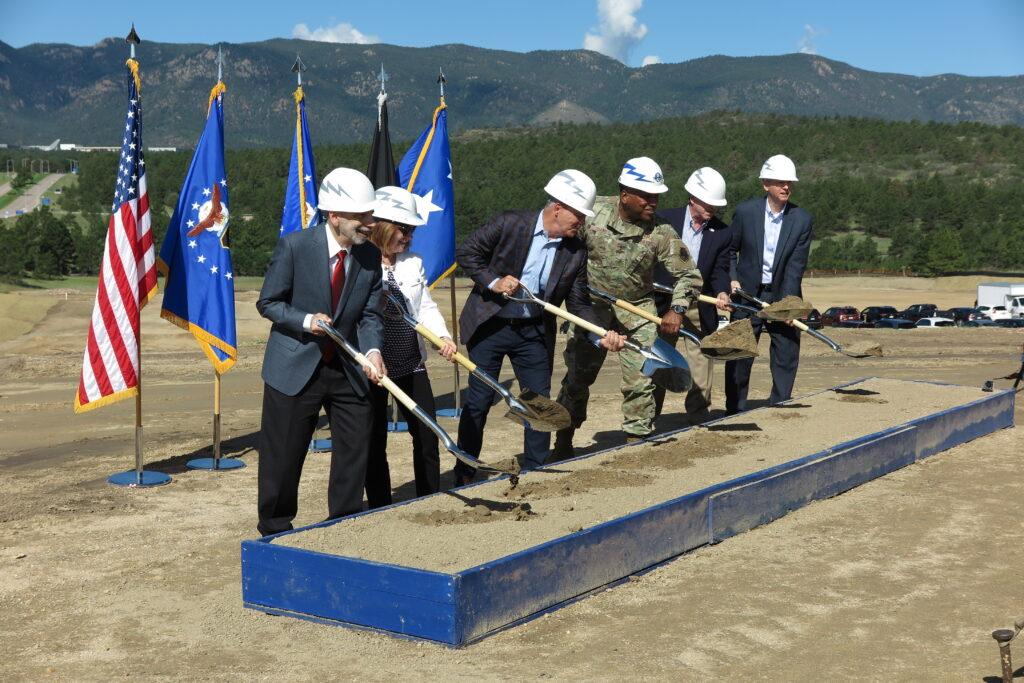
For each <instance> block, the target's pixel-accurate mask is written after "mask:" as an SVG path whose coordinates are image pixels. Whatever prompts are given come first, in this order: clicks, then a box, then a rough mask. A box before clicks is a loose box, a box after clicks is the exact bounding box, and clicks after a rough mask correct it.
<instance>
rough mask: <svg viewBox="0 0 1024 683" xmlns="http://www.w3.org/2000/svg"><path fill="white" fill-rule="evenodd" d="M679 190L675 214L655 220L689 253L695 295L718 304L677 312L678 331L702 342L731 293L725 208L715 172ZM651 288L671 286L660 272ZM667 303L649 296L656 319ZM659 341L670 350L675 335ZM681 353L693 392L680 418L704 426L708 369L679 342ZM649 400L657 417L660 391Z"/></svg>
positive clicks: (721, 181) (703, 172) (706, 170)
mask: <svg viewBox="0 0 1024 683" xmlns="http://www.w3.org/2000/svg"><path fill="white" fill-rule="evenodd" d="M684 188H685V189H686V191H687V192H688V193H689V194H690V199H689V201H688V202H687V203H686V204H685V205H684V206H681V207H679V208H678V209H665V210H664V211H659V212H658V216H659V217H661V218H662V219H663V220H666V221H668V222H669V223H670V224H671V225H672V228H673V229H674V230H675V231H676V233H678V234H679V237H680V239H681V240H682V241H683V244H684V245H685V246H686V249H687V251H689V252H690V258H691V259H693V261H694V262H695V263H696V265H697V270H699V271H700V275H701V278H703V280H704V283H703V285H702V286H701V292H700V293H701V294H706V295H708V296H711V297H715V298H717V299H718V300H719V302H718V304H717V305H716V304H705V303H698V302H697V301H693V302H691V303H690V307H689V308H688V309H683V310H680V311H678V313H680V314H681V315H682V316H683V323H682V327H683V328H685V329H686V330H688V331H690V332H693V333H694V334H696V335H697V336H698V337H703V336H705V335H708V334H711V333H712V332H714V331H715V330H717V329H718V312H719V310H720V309H721V310H726V309H727V307H728V305H729V292H731V291H732V290H731V288H730V276H729V261H730V256H731V255H732V231H731V230H730V228H729V226H728V225H726V224H725V223H723V222H722V221H721V220H719V219H718V217H717V214H718V212H719V211H721V210H722V207H724V206H725V205H726V203H727V202H726V198H725V178H723V177H722V175H721V174H720V173H719V172H718V171H716V170H715V169H713V168H711V167H710V166H705V167H703V168H698V169H697V170H696V171H694V172H693V173H691V174H690V177H689V178H688V179H687V181H686V185H685V186H684ZM655 282H657V283H659V284H663V285H669V286H671V285H674V284H675V282H674V281H673V280H672V278H671V276H669V274H668V271H666V270H665V269H664V268H660V267H659V268H658V270H657V271H656V273H655ZM670 303H671V302H670V301H669V297H668V296H667V295H664V294H656V295H655V305H656V306H657V307H658V314H659V315H664V314H665V311H667V310H668V309H669V308H670V305H669V304H670ZM660 336H661V337H662V338H663V339H665V341H667V342H669V343H670V344H672V345H673V346H675V345H676V342H677V340H678V338H679V337H678V335H666V334H661V335H660ZM681 351H682V354H683V356H684V357H685V358H686V362H687V364H688V365H689V366H690V373H691V374H692V376H693V386H692V387H690V390H689V391H688V392H687V394H686V401H685V404H684V406H685V408H686V414H687V415H688V416H689V418H690V421H691V422H692V423H694V424H698V423H701V422H706V421H707V419H708V417H709V415H708V408H709V407H710V406H711V384H712V370H713V367H714V366H713V364H712V362H711V360H710V359H708V358H707V357H706V356H705V355H704V354H702V353H701V352H700V349H699V348H698V347H697V346H696V345H695V344H693V343H692V342H690V341H684V342H683V348H682V350H681ZM654 400H655V403H656V406H657V414H659V415H660V414H661V407H662V404H663V402H664V400H665V389H664V388H662V387H655V390H654Z"/></svg>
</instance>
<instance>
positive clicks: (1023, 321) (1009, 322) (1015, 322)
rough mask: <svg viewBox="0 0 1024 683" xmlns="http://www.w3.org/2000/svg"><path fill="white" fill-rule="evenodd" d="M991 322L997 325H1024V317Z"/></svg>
mask: <svg viewBox="0 0 1024 683" xmlns="http://www.w3.org/2000/svg"><path fill="white" fill-rule="evenodd" d="M991 322H992V324H993V325H994V326H996V327H1014V328H1016V327H1024V318H1004V319H1002V320H993V321H991Z"/></svg>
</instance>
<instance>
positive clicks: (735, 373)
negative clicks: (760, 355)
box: [725, 154, 814, 415]
mask: <svg viewBox="0 0 1024 683" xmlns="http://www.w3.org/2000/svg"><path fill="white" fill-rule="evenodd" d="M760 178H761V183H762V186H763V187H764V191H765V193H766V196H765V197H764V198H762V199H750V200H748V201H746V202H743V203H742V204H740V205H739V206H737V207H736V213H735V214H734V215H733V218H732V247H733V252H734V256H733V259H732V268H731V274H732V280H733V281H732V287H733V289H734V290H735V289H737V288H742V289H743V291H745V292H748V293H750V294H753V295H754V296H756V297H757V298H759V299H762V300H764V301H767V302H769V303H770V302H773V301H778V300H780V299H782V298H784V297H787V296H800V297H802V296H803V290H802V288H801V284H802V282H803V277H804V269H805V268H806V267H807V256H808V254H809V253H810V249H811V232H812V229H813V224H814V219H813V218H812V217H811V214H809V213H807V212H806V211H804V210H803V209H801V208H800V207H798V206H797V205H796V204H793V203H792V202H791V201H789V200H790V194H791V192H792V189H793V186H794V185H795V184H796V182H797V178H796V166H795V165H794V164H793V162H792V160H790V158H789V157H787V156H785V155H782V154H776V155H775V156H773V157H771V158H769V159H768V160H767V161H765V162H764V165H763V166H762V167H761V174H760ZM743 317H745V314H743V313H736V314H734V315H733V318H734V319H739V318H743ZM751 322H752V323H753V326H754V334H755V335H756V336H757V338H758V339H760V337H761V331H762V330H763V329H764V328H765V327H767V328H768V334H769V335H770V336H771V339H772V344H771V371H772V391H771V395H770V396H769V398H768V401H769V403H771V404H772V405H774V404H776V403H779V402H780V401H785V400H787V399H789V398H790V397H791V396H792V395H793V383H794V382H795V381H796V371H797V366H798V365H799V364H800V332H799V331H798V330H797V329H796V328H795V327H793V326H792V323H782V322H770V323H767V325H765V323H764V321H762V320H761V319H760V318H757V317H755V318H753V319H752V320H751ZM753 364H754V359H753V358H748V359H744V360H736V361H729V362H728V363H726V364H725V409H726V412H727V413H728V414H730V415H732V414H734V413H738V412H740V411H743V410H746V409H747V388H748V386H749V384H750V368H751V367H752V366H753Z"/></svg>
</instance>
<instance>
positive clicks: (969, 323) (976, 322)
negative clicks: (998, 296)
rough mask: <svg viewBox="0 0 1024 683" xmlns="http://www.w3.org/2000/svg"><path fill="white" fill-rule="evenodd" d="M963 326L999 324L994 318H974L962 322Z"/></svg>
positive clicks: (991, 325)
mask: <svg viewBox="0 0 1024 683" xmlns="http://www.w3.org/2000/svg"><path fill="white" fill-rule="evenodd" d="M963 326H964V327H999V324H998V323H997V322H996V321H995V320H989V319H988V318H980V317H979V318H975V319H974V320H968V321H967V322H965V323H964V324H963Z"/></svg>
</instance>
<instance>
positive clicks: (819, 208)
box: [0, 112, 1024, 275]
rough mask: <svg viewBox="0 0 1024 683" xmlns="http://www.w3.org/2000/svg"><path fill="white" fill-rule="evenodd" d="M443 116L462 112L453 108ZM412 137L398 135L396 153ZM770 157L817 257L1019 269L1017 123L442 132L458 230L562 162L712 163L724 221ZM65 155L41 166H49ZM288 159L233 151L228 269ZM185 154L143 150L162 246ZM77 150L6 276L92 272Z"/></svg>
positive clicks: (678, 180) (939, 268) (676, 198)
mask: <svg viewBox="0 0 1024 683" xmlns="http://www.w3.org/2000/svg"><path fill="white" fill-rule="evenodd" d="M451 116H452V117H453V120H454V121H457V117H458V112H452V113H451ZM312 133H313V138H314V140H315V139H316V131H312ZM197 134H198V131H197ZM229 142H230V141H229ZM407 147H408V143H405V144H403V143H399V144H396V145H395V152H396V156H399V157H400V155H401V154H402V153H404V151H405V149H406V148H407ZM777 153H785V154H787V155H789V156H790V157H792V158H793V159H794V160H795V161H796V163H797V173H798V176H799V177H800V182H799V183H798V185H797V186H796V189H795V191H794V194H793V201H794V202H795V203H797V204H799V205H801V206H803V207H804V208H806V209H808V210H809V211H810V212H811V213H813V214H814V216H815V246H814V250H813V252H812V256H811V261H810V267H812V268H822V269H836V270H858V269H888V270H900V269H907V270H909V271H911V272H915V273H920V274H925V275H935V274H941V273H944V272H954V271H963V270H969V269H995V270H1021V269H1024V183H1022V180H1024V129H1022V128H1019V127H1016V126H988V125H983V124H976V123H961V124H939V123H919V122H886V121H879V120H873V119H852V118H839V117H832V118H808V117H794V116H775V115H751V114H740V113H736V112H718V113H712V114H707V115H702V116H699V117H694V118H677V119H663V120H659V121H654V122H648V123H642V124H615V125H597V124H587V125H556V126H552V127H547V128H540V129H538V128H523V129H500V130H485V131H467V132H464V133H461V134H459V135H457V136H455V137H453V139H452V160H453V164H454V169H453V178H454V181H455V202H456V211H455V218H456V231H457V239H458V240H459V241H461V240H462V239H463V238H465V236H466V235H467V234H469V233H470V232H471V231H472V230H473V229H475V228H476V227H477V226H479V225H481V224H482V223H483V222H484V221H485V220H486V219H487V218H488V217H489V216H490V215H492V214H494V213H496V212H499V211H502V210H505V209H511V208H539V207H540V206H541V205H542V204H543V202H544V201H545V196H544V194H543V190H542V188H543V186H544V184H545V183H546V182H547V180H548V178H550V176H551V175H552V174H553V173H555V172H557V171H558V170H561V169H563V168H577V169H580V170H582V171H584V172H586V173H587V174H589V175H590V176H591V177H592V178H593V179H594V181H595V182H596V183H597V186H598V191H599V192H600V193H602V194H613V193H614V192H616V188H617V185H616V179H617V177H618V173H619V170H620V169H621V166H622V163H623V162H624V161H625V160H626V159H628V158H630V157H634V156H640V155H645V156H650V157H652V158H654V159H655V160H656V161H658V162H659V163H660V164H661V166H662V169H663V170H664V172H665V176H666V184H667V185H668V186H669V187H670V192H669V193H668V194H667V195H663V196H662V204H661V206H662V207H672V206H680V205H681V204H683V203H684V202H685V201H686V199H687V196H686V193H685V191H684V190H683V184H684V182H685V181H686V178H687V176H688V175H689V174H690V172H691V171H693V170H694V169H696V168H698V167H700V166H713V167H715V168H716V169H718V170H719V171H720V172H721V173H722V175H723V176H725V178H726V181H727V183H728V190H729V192H728V196H729V204H730V206H729V207H727V208H726V209H725V211H724V216H723V218H724V219H725V220H726V221H727V222H728V221H729V219H730V218H731V214H732V207H734V206H735V205H736V204H738V203H739V202H740V201H742V200H744V199H747V198H749V197H753V196H760V195H761V194H762V191H761V188H760V183H759V181H758V180H757V174H758V171H759V169H760V166H761V163H762V161H763V160H764V159H766V158H767V157H769V156H771V155H772V154H777ZM65 154H66V153H61V154H59V155H57V157H55V158H54V160H53V161H51V163H53V164H54V168H56V165H57V164H58V163H59V162H60V161H61V157H63V156H64V155H65ZM289 154H290V150H288V149H230V150H228V152H227V160H226V163H227V172H228V182H229V186H230V188H231V214H232V217H233V220H232V222H231V226H230V228H229V235H230V240H231V249H232V257H233V260H234V268H235V272H236V273H238V274H241V275H262V274H263V272H264V271H265V269H266V266H267V263H268V261H269V259H270V255H271V253H272V251H273V248H274V244H275V242H276V241H277V238H278V228H279V226H280V219H281V207H282V203H283V197H284V187H285V177H286V174H287V170H288V157H289ZM314 155H315V158H316V167H317V169H318V172H319V174H320V176H321V177H322V176H323V175H325V174H326V173H327V172H328V171H329V170H330V169H332V168H335V167H337V166H349V167H352V168H357V169H360V170H364V169H365V168H366V165H367V160H368V158H369V144H365V145H340V146H337V145H330V146H318V147H316V148H315V150H314ZM12 156H13V155H12ZM190 158H191V151H181V152H176V153H151V154H149V155H148V156H147V158H146V162H147V165H146V170H147V174H146V177H147V181H148V184H149V196H150V201H151V205H152V211H153V228H154V233H155V236H156V238H157V244H159V243H160V241H161V240H162V238H163V234H164V232H165V230H166V228H167V223H168V221H169V219H170V217H171V213H172V212H173V210H174V206H175V203H176V202H177V195H178V189H179V187H180V185H181V182H182V179H183V177H184V174H185V172H186V170H187V166H188V163H189V160H190ZM77 160H78V162H79V180H78V184H77V186H74V187H71V188H69V189H68V190H67V191H65V192H64V194H63V196H62V198H61V202H60V206H59V209H60V210H61V211H67V212H72V213H74V214H77V215H79V216H81V217H82V220H80V221H77V222H76V221H69V220H67V218H66V217H64V218H58V217H57V216H55V215H54V214H53V213H52V212H49V211H46V210H45V209H43V210H40V211H36V212H33V213H31V214H28V215H26V216H23V217H22V218H20V219H19V220H18V221H17V223H16V225H15V227H14V228H13V229H12V230H8V231H5V232H6V233H7V234H5V235H3V237H2V239H3V242H2V245H0V248H2V250H3V254H2V257H0V274H8V275H11V274H15V275H16V274H19V271H18V269H19V268H20V269H21V270H20V272H21V273H24V272H33V273H37V274H42V273H47V274H61V273H66V272H81V273H95V272H96V271H97V269H98V265H99V261H100V258H101V257H102V246H103V239H104V237H105V234H106V225H107V219H108V217H109V211H110V201H111V197H112V194H113V193H112V183H113V179H114V177H115V172H116V171H115V169H116V166H117V156H116V155H115V154H114V153H89V154H79V155H78V157H77ZM0 163H3V162H2V156H0ZM880 244H887V245H888V249H887V250H886V249H882V248H880V247H879V245H880ZM54 250H57V251H56V252H55V251H54ZM69 250H70V251H69ZM52 254H57V255H52ZM12 269H13V270H12Z"/></svg>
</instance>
